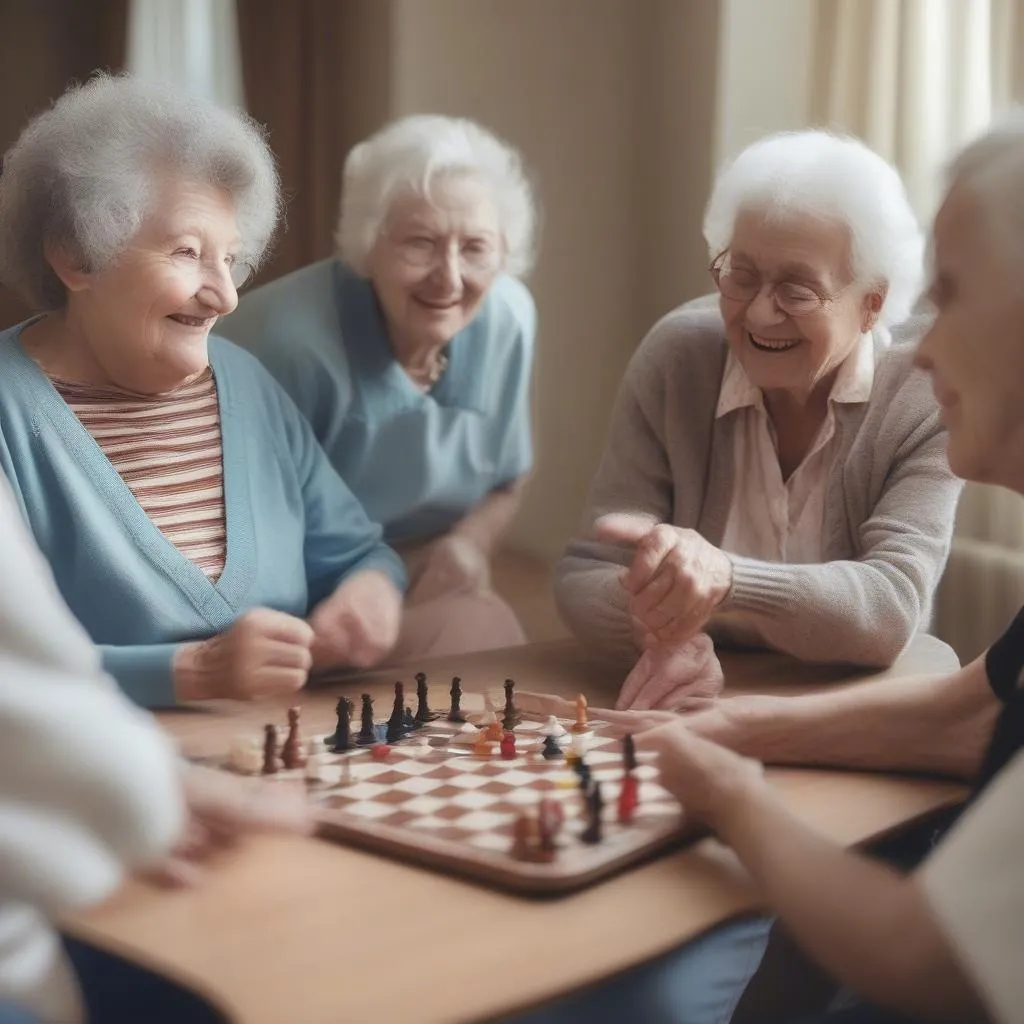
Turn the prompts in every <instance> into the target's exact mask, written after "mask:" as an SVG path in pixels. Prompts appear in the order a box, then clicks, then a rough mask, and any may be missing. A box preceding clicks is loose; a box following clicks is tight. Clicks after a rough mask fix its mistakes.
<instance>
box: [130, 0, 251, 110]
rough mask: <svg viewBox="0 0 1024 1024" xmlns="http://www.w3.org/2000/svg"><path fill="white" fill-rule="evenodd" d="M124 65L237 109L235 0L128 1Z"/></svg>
mask: <svg viewBox="0 0 1024 1024" xmlns="http://www.w3.org/2000/svg"><path fill="white" fill-rule="evenodd" d="M125 63H126V66H127V68H128V70H129V71H130V72H132V74H135V75H139V76H141V77H143V78H153V79H160V80H163V81H168V82H172V83H174V84H175V85H179V86H181V87H182V88H184V89H188V90H189V91H190V92H194V93H198V94H199V95H201V96H206V97H208V98H209V99H212V100H216V101H217V102H218V103H223V104H225V105H226V106H231V107H242V106H243V105H244V97H243V92H242V59H241V53H240V50H239V44H238V18H237V14H236V11H235V0H131V7H130V8H129V11H128V53H127V59H126V62H125Z"/></svg>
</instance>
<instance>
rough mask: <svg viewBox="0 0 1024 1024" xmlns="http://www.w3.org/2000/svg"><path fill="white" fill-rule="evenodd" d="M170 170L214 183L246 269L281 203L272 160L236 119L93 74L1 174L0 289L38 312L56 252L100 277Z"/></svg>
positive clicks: (43, 119)
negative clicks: (224, 198)
mask: <svg viewBox="0 0 1024 1024" xmlns="http://www.w3.org/2000/svg"><path fill="white" fill-rule="evenodd" d="M168 173H171V174H174V175H180V176H181V177H183V178H187V179H189V180H193V181H198V182H202V183H203V184H208V185H213V186H215V187H217V188H220V189H223V190H224V191H225V192H227V193H228V194H229V195H230V196H231V198H232V201H233V202H234V206H235V218H236V221H237V225H238V231H239V234H240V236H241V240H242V248H241V251H240V252H239V254H238V258H239V259H240V260H242V261H244V262H246V263H248V264H249V265H250V266H252V268H253V269H255V268H256V267H257V266H258V265H259V263H260V261H261V260H262V258H263V256H264V254H265V253H266V250H267V248H268V246H269V244H270V241H271V238H272V237H273V234H274V229H275V227H276V225H277V220H278V216H279V212H280V205H281V199H280V195H281V189H280V181H279V179H278V174H277V168H276V166H275V164H274V157H273V155H272V154H271V152H270V149H269V148H268V146H267V144H266V141H265V139H264V132H263V129H262V127H261V126H260V125H259V124H257V123H256V122H255V121H254V120H252V118H250V117H248V116H247V115H245V114H242V113H239V112H235V111H232V110H227V109H224V108H222V107H218V106H217V105H216V104H214V103H212V102H210V101H209V100H206V99H203V98H200V97H197V96H192V95H188V94H185V93H183V92H181V91H180V90H176V89H174V88H172V87H170V86H167V85H162V84H156V83H152V82H148V81H143V80H142V79H138V78H133V77H132V76H130V75H116V76H114V75H108V74H98V75H96V76H94V77H93V78H91V79H90V80H89V81H88V82H86V83H85V84H84V85H79V86H72V87H71V88H70V89H68V90H67V91H66V92H65V93H64V94H63V95H62V96H61V97H60V99H58V100H57V102H56V103H54V105H53V106H52V107H51V108H50V109H49V110H47V111H45V112H44V113H42V114H39V115H38V116H36V117H35V118H33V119H32V120H31V121H30V122H29V123H28V125H27V126H26V127H25V129H24V130H23V131H22V133H21V135H20V136H19V137H18V140H17V142H15V143H14V145H13V146H12V147H11V148H10V149H9V150H8V151H7V153H6V154H5V155H4V161H3V172H2V174H0V280H2V281H3V282H4V284H6V285H8V286H9V287H10V288H13V289H14V290H15V291H17V292H18V293H19V294H20V295H22V296H23V297H24V298H25V299H26V300H27V301H28V302H29V303H30V304H31V305H33V306H35V307H36V308H38V309H42V310H54V309H59V308H61V307H62V306H63V305H64V303H65V301H66V295H65V289H64V285H63V284H62V283H61V280H60V278H59V277H58V276H57V274H56V273H55V272H54V270H53V268H52V267H51V266H50V264H49V261H48V260H47V258H46V249H47V247H49V246H59V247H61V248H63V249H64V250H65V251H66V252H67V253H68V255H69V256H70V257H71V258H72V259H74V260H75V261H76V263H77V265H78V266H80V267H81V269H83V270H86V271H95V270H101V269H103V268H104V267H105V266H108V265H109V264H110V263H111V262H112V261H113V260H114V259H116V257H117V256H118V255H119V254H120V253H121V252H122V251H123V250H124V248H125V246H126V245H127V244H128V242H129V241H130V240H131V238H132V237H133V236H134V235H135V233H136V232H137V231H138V230H139V228H140V226H141V224H142V222H143V220H144V219H145V218H146V216H147V215H148V214H149V213H150V212H151V211H152V205H153V203H154V202H155V201H156V198H157V186H158V184H159V181H160V178H161V177H163V176H166V175H167V174H168Z"/></svg>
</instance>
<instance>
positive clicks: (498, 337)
mask: <svg viewBox="0 0 1024 1024" xmlns="http://www.w3.org/2000/svg"><path fill="white" fill-rule="evenodd" d="M470 329H471V330H474V331H477V332H480V333H482V334H484V335H486V336H487V338H488V339H490V340H491V342H492V344H494V345H496V346H498V347H500V348H503V349H511V350H522V349H526V350H527V351H531V350H532V349H533V343H534V336H535V334H536V332H537V307H536V305H535V304H534V301H533V296H532V295H531V294H530V290H529V289H528V288H527V287H526V285H525V284H523V282H522V281H519V280H517V279H516V278H514V277H508V276H507V275H502V276H501V277H499V278H498V279H497V280H496V281H495V282H494V284H492V285H491V287H490V289H489V290H488V292H487V295H486V297H485V298H484V301H483V302H482V303H481V306H480V312H479V313H477V315H476V318H475V319H474V321H473V323H472V324H471V325H470Z"/></svg>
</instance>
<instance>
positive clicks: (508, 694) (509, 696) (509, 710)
mask: <svg viewBox="0 0 1024 1024" xmlns="http://www.w3.org/2000/svg"><path fill="white" fill-rule="evenodd" d="M515 686H516V684H515V683H514V682H513V681H512V680H511V679H506V680H505V711H504V714H503V716H502V719H501V726H502V728H503V729H505V730H507V731H508V732H512V731H514V729H515V727H516V726H517V725H519V723H520V722H521V721H522V720H523V716H522V715H521V714H520V713H519V710H518V709H517V708H516V702H515V697H514V696H513V691H514V690H515Z"/></svg>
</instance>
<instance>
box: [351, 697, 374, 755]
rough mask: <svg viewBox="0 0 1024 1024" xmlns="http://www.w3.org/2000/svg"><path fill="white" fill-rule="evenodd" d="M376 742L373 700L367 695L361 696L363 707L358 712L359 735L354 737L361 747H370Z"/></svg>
mask: <svg viewBox="0 0 1024 1024" xmlns="http://www.w3.org/2000/svg"><path fill="white" fill-rule="evenodd" d="M376 742H377V733H376V730H375V729H374V727H373V698H372V697H371V696H370V695H369V694H368V693H364V694H363V707H362V711H361V712H360V726H359V735H358V736H357V737H356V743H357V744H359V746H361V747H370V746H373V744H374V743H376Z"/></svg>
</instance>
